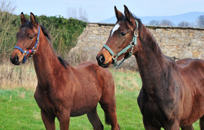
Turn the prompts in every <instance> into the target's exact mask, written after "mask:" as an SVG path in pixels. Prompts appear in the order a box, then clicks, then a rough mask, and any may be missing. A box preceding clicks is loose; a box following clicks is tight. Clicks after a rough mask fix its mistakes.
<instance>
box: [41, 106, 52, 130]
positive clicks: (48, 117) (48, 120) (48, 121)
mask: <svg viewBox="0 0 204 130" xmlns="http://www.w3.org/2000/svg"><path fill="white" fill-rule="evenodd" d="M41 117H42V120H43V122H44V125H45V128H46V130H55V116H54V115H52V114H50V113H46V112H45V111H43V110H41Z"/></svg>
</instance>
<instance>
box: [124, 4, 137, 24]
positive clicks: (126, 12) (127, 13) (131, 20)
mask: <svg viewBox="0 0 204 130" xmlns="http://www.w3.org/2000/svg"><path fill="white" fill-rule="evenodd" d="M124 7H125V17H126V18H127V20H128V21H129V22H130V24H131V25H132V26H134V27H135V26H136V25H135V18H134V17H133V15H132V13H131V12H130V11H129V10H128V8H127V6H126V5H124Z"/></svg>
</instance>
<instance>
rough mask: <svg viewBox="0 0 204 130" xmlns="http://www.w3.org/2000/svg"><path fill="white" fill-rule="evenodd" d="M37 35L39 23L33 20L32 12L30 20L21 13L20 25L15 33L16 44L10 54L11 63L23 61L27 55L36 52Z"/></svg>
mask: <svg viewBox="0 0 204 130" xmlns="http://www.w3.org/2000/svg"><path fill="white" fill-rule="evenodd" d="M39 35H40V24H38V22H37V21H36V20H35V16H34V15H33V13H31V14H30V21H29V20H27V19H26V18H25V16H24V14H23V13H21V26H20V29H19V31H18V33H17V34H16V38H17V44H16V46H15V47H14V50H13V52H12V54H11V56H10V60H11V62H12V63H13V64H15V65H19V64H20V63H21V62H22V63H24V62H25V61H26V59H27V58H28V57H30V56H31V55H33V54H34V53H36V52H37V50H38V46H37V44H38V40H39Z"/></svg>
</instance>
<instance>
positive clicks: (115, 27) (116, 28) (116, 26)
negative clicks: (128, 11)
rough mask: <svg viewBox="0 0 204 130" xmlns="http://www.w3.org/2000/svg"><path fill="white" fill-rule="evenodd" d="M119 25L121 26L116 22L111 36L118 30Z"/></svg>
mask: <svg viewBox="0 0 204 130" xmlns="http://www.w3.org/2000/svg"><path fill="white" fill-rule="evenodd" d="M119 27H120V25H119V24H116V25H115V26H114V27H113V29H112V31H111V36H112V35H113V33H114V32H115V31H117V30H118V28H119Z"/></svg>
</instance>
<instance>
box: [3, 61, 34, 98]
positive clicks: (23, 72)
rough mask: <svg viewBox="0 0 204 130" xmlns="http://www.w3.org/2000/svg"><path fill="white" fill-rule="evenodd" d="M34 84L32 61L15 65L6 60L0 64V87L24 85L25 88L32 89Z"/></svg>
mask: <svg viewBox="0 0 204 130" xmlns="http://www.w3.org/2000/svg"><path fill="white" fill-rule="evenodd" d="M36 85H37V78H36V74H35V70H34V67H33V64H32V63H25V64H24V65H19V66H15V65H12V64H11V63H10V62H7V63H4V64H1V65H0V88H2V89H6V88H9V89H15V88H18V87H24V88H25V89H27V90H34V89H35V87H36ZM22 96H23V94H22Z"/></svg>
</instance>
